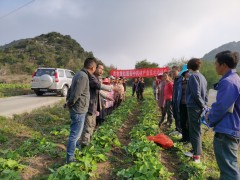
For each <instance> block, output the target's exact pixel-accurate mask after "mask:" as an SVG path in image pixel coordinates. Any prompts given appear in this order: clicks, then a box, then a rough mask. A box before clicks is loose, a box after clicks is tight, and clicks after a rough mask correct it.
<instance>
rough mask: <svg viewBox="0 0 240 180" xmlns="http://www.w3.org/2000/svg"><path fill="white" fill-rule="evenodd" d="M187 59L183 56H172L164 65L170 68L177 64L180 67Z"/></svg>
mask: <svg viewBox="0 0 240 180" xmlns="http://www.w3.org/2000/svg"><path fill="white" fill-rule="evenodd" d="M187 62H188V60H187V59H186V58H185V57H182V58H179V59H175V58H173V59H172V60H171V61H170V62H168V63H167V64H166V65H165V66H167V67H169V68H171V67H173V66H178V67H180V68H181V67H182V65H183V64H187Z"/></svg>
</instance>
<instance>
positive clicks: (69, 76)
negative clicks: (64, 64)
mask: <svg viewBox="0 0 240 180" xmlns="http://www.w3.org/2000/svg"><path fill="white" fill-rule="evenodd" d="M65 72H66V76H67V78H73V76H74V73H73V72H72V71H68V70H66V71H65Z"/></svg>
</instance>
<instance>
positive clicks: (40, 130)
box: [0, 88, 219, 180]
mask: <svg viewBox="0 0 240 180" xmlns="http://www.w3.org/2000/svg"><path fill="white" fill-rule="evenodd" d="M144 97H145V100H144V101H142V102H138V101H137V100H136V98H133V97H130V96H128V97H127V100H126V101H125V102H124V103H123V104H122V105H121V106H120V107H119V108H118V109H116V110H115V111H114V112H113V113H112V114H111V115H109V116H108V117H107V118H106V121H105V123H103V125H102V126H100V127H99V128H98V129H97V130H96V131H95V134H94V137H93V140H92V142H91V144H90V145H89V146H88V147H85V148H84V149H82V150H81V151H77V152H76V158H77V160H78V161H79V163H71V164H68V165H66V164H65V155H66V147H65V144H66V142H67V139H68V134H69V123H70V120H69V114H68V111H67V110H64V109H63V108H62V104H63V102H61V103H59V104H56V105H55V106H54V107H51V108H49V107H45V108H42V109H39V110H36V111H33V112H32V113H30V114H28V113H26V114H22V115H15V116H14V117H13V118H12V119H9V118H4V117H0V147H1V149H0V157H1V158H0V179H92V180H95V179H217V178H218V177H219V171H218V168H217V164H216V161H215V158H214V153H213V148H212V139H213V132H212V130H210V129H207V128H205V127H203V156H202V159H201V161H202V162H201V163H200V164H194V163H193V162H191V160H190V159H189V158H187V157H186V156H184V155H183V152H185V151H187V150H189V149H190V145H189V144H183V143H180V142H178V139H179V138H178V137H171V139H172V140H173V141H174V147H173V148H171V149H167V150H165V149H163V148H161V147H160V146H158V145H157V144H155V143H153V142H149V141H148V140H147V139H146V136H148V135H156V134H157V133H159V132H163V133H165V134H169V133H170V132H172V131H173V130H174V127H172V129H166V128H165V127H163V128H161V129H159V128H158V125H157V124H158V119H159V118H160V113H159V111H158V107H157V104H156V102H155V100H154V99H153V95H152V90H151V89H150V88H149V89H147V90H146V91H145V92H144Z"/></svg>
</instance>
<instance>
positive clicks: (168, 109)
mask: <svg viewBox="0 0 240 180" xmlns="http://www.w3.org/2000/svg"><path fill="white" fill-rule="evenodd" d="M163 80H164V81H165V82H166V84H165V86H164V101H165V104H164V107H163V112H162V117H161V120H160V121H159V124H158V125H159V126H161V124H162V123H163V122H164V118H165V116H166V114H167V124H168V127H171V126H172V121H173V110H172V94H173V82H172V78H171V77H170V75H169V73H167V72H164V73H163Z"/></svg>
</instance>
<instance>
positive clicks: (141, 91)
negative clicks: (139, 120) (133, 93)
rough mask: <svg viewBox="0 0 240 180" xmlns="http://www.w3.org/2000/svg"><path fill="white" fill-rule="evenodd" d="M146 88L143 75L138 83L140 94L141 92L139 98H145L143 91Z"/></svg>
mask: <svg viewBox="0 0 240 180" xmlns="http://www.w3.org/2000/svg"><path fill="white" fill-rule="evenodd" d="M144 88H145V83H144V78H143V77H141V78H140V80H139V83H138V94H139V98H138V99H139V100H143V91H144Z"/></svg>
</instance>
